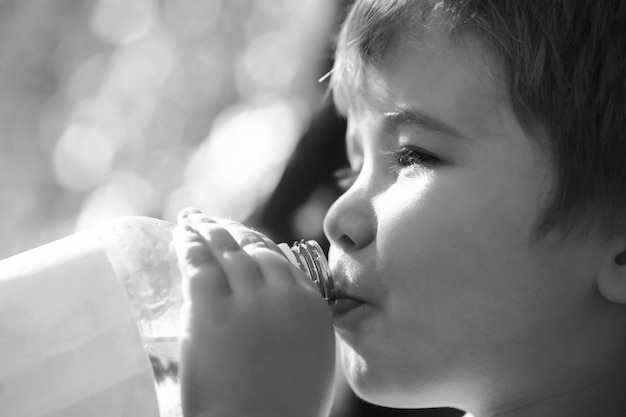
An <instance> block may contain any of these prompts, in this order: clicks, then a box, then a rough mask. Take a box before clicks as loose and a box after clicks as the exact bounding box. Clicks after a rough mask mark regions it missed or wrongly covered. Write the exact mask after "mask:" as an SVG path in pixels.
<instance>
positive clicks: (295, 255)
mask: <svg viewBox="0 0 626 417" xmlns="http://www.w3.org/2000/svg"><path fill="white" fill-rule="evenodd" d="M279 247H280V248H281V249H282V251H283V252H284V253H285V256H286V257H287V259H288V260H289V261H290V262H291V263H292V264H294V265H295V266H297V267H298V268H300V269H301V270H302V271H303V272H304V273H306V274H307V275H308V276H309V278H311V280H312V281H313V283H314V284H315V285H316V286H317V288H318V290H319V291H320V294H321V295H322V297H324V299H326V301H327V302H328V304H334V303H335V300H336V296H335V285H334V282H333V278H332V274H331V272H330V267H329V266H328V261H327V260H326V256H325V255H324V251H323V250H322V248H321V247H320V245H319V244H318V243H317V242H316V241H314V240H299V241H297V242H295V243H294V244H293V245H292V246H291V247H289V246H287V245H286V244H284V243H281V244H280V245H279Z"/></svg>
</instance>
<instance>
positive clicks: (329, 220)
mask: <svg viewBox="0 0 626 417" xmlns="http://www.w3.org/2000/svg"><path fill="white" fill-rule="evenodd" d="M324 233H325V234H326V236H327V237H328V240H329V241H330V243H331V244H332V245H335V246H339V247H341V248H342V249H343V250H344V251H346V252H350V251H356V250H358V249H361V248H363V247H365V246H367V245H368V244H370V243H371V242H373V241H374V238H375V237H376V216H375V214H374V210H373V207H372V201H371V200H370V199H369V198H368V195H367V192H366V190H364V189H361V188H355V187H352V188H350V189H349V190H348V191H346V192H345V193H344V194H343V195H341V197H339V198H338V199H337V200H336V201H335V202H334V203H333V205H332V206H331V207H330V209H329V210H328V212H327V213H326V217H325V218H324Z"/></svg>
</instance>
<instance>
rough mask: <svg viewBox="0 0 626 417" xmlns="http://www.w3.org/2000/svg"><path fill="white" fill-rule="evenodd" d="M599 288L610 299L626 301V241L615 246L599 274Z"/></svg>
mask: <svg viewBox="0 0 626 417" xmlns="http://www.w3.org/2000/svg"><path fill="white" fill-rule="evenodd" d="M597 282H598V289H599V290H600V293H601V294H602V295H603V296H604V297H605V298H606V299H607V300H609V301H612V302H614V303H626V242H624V241H622V242H620V243H619V244H616V245H615V246H614V250H613V251H612V253H611V254H610V256H609V257H608V258H607V259H606V260H605V261H604V263H603V265H602V266H601V268H600V270H599V271H598V275H597Z"/></svg>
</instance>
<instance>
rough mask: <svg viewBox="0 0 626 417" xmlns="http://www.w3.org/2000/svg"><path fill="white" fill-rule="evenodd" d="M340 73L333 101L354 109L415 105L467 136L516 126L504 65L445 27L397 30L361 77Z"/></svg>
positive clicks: (503, 131) (476, 43)
mask: <svg viewBox="0 0 626 417" xmlns="http://www.w3.org/2000/svg"><path fill="white" fill-rule="evenodd" d="M340 70H341V69H340ZM340 78H341V79H343V80H345V82H343V83H341V84H342V85H339V86H338V92H336V93H335V97H336V99H337V100H336V101H337V104H338V106H339V107H342V108H343V109H344V110H348V109H351V110H352V112H353V113H354V110H356V109H358V108H363V107H367V108H369V109H370V110H373V109H378V110H379V111H384V112H387V111H394V110H396V109H406V108H415V109H419V110H420V111H423V112H424V113H427V114H431V115H435V116H437V117H440V118H444V119H445V121H446V122H447V123H449V124H451V125H452V126H453V127H454V128H456V129H457V130H459V131H462V132H464V133H466V135H467V136H470V137H485V136H503V135H504V136H509V135H510V134H512V133H517V130H518V129H517V128H518V127H519V125H518V123H517V120H516V118H515V117H514V115H513V111H512V106H511V104H510V99H509V95H508V89H507V84H506V82H505V77H504V74H503V70H502V65H501V64H500V63H499V61H498V60H497V59H494V57H493V56H492V55H491V54H490V53H489V52H488V50H487V49H486V48H485V47H484V46H483V44H482V43H481V42H480V41H478V40H477V39H475V38H474V37H472V36H469V35H465V36H462V37H461V36H455V37H454V38H453V37H452V36H451V35H450V31H449V30H446V29H445V28H430V29H422V30H420V31H419V33H416V32H408V33H404V34H399V35H397V36H396V37H395V39H394V40H393V42H391V43H390V44H389V46H388V48H387V49H386V51H385V53H384V54H383V55H382V56H381V59H380V60H379V61H378V62H377V63H375V64H372V65H369V66H366V67H365V68H364V70H363V71H362V74H361V76H360V77H351V75H350V74H344V75H343V76H342V77H340Z"/></svg>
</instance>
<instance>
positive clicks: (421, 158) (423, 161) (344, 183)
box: [334, 146, 443, 192]
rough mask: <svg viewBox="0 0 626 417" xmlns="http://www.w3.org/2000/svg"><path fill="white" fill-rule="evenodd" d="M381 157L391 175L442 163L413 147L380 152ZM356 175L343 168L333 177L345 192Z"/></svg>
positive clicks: (433, 166)
mask: <svg viewBox="0 0 626 417" xmlns="http://www.w3.org/2000/svg"><path fill="white" fill-rule="evenodd" d="M382 155H383V157H384V158H385V159H387V161H388V164H389V167H390V172H392V173H394V172H400V171H402V170H405V169H412V170H416V171H417V172H419V171H420V170H424V169H433V168H435V167H436V166H438V165H441V164H442V163H443V161H442V160H441V159H439V158H438V157H436V156H435V155H433V154H431V153H429V152H426V151H425V150H423V149H421V148H417V147H413V146H403V147H401V148H400V149H398V150H395V151H386V152H382ZM358 175H359V171H356V170H353V169H352V168H349V167H344V168H340V169H338V170H337V171H335V175H334V176H335V180H336V183H337V186H338V187H339V189H340V190H341V191H342V192H345V191H346V190H348V189H349V188H350V187H351V186H352V184H354V181H355V180H356V178H357V176H358Z"/></svg>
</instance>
